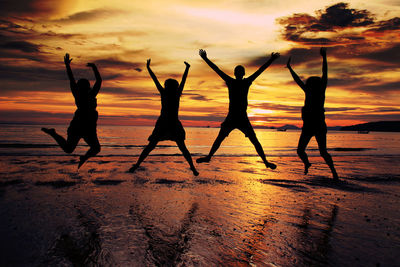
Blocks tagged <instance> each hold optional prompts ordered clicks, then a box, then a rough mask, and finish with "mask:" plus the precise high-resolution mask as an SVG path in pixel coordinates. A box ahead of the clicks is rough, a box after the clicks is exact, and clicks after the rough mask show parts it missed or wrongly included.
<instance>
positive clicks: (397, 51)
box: [360, 43, 400, 65]
mask: <svg viewBox="0 0 400 267" xmlns="http://www.w3.org/2000/svg"><path fill="white" fill-rule="evenodd" d="M360 56H361V57H363V58H367V59H371V60H375V61H383V62H387V63H392V64H395V65H398V64H399V62H400V43H397V44H394V45H392V46H390V47H387V48H383V49H380V50H378V51H372V52H369V53H364V54H362V55H360Z"/></svg>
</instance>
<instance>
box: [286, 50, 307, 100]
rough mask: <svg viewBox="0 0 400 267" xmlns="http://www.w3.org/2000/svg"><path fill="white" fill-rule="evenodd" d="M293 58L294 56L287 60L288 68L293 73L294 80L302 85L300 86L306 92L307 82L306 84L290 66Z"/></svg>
mask: <svg viewBox="0 0 400 267" xmlns="http://www.w3.org/2000/svg"><path fill="white" fill-rule="evenodd" d="M291 58H292V57H289V59H288V61H287V63H286V66H287V68H288V69H289V71H290V74H292V77H293V80H294V81H295V82H296V83H297V84H298V85H299V86H300V88H301V89H303V91H304V92H305V91H306V86H305V84H304V83H303V81H302V80H301V79H300V77H299V76H297V74H296V72H294V70H293V69H292V67H291V66H290V60H291Z"/></svg>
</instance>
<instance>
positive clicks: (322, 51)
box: [319, 47, 326, 57]
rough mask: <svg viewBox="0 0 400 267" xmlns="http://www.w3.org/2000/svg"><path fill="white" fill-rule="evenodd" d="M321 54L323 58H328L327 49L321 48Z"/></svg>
mask: <svg viewBox="0 0 400 267" xmlns="http://www.w3.org/2000/svg"><path fill="white" fill-rule="evenodd" d="M319 53H320V54H321V56H323V57H326V47H321V49H320V50H319Z"/></svg>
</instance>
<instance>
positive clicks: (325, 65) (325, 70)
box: [319, 47, 328, 89]
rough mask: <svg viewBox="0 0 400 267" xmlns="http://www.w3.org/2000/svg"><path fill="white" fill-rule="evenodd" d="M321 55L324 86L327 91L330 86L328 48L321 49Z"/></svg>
mask: <svg viewBox="0 0 400 267" xmlns="http://www.w3.org/2000/svg"><path fill="white" fill-rule="evenodd" d="M319 53H320V54H321V56H322V84H323V86H324V88H325V89H326V86H327V84H328V61H327V60H326V48H325V47H321V49H320V51H319Z"/></svg>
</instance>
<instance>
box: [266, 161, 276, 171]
mask: <svg viewBox="0 0 400 267" xmlns="http://www.w3.org/2000/svg"><path fill="white" fill-rule="evenodd" d="M265 166H266V167H267V168H270V169H271V170H275V169H276V165H275V164H273V163H271V162H266V163H265Z"/></svg>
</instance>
